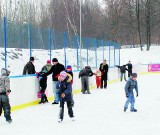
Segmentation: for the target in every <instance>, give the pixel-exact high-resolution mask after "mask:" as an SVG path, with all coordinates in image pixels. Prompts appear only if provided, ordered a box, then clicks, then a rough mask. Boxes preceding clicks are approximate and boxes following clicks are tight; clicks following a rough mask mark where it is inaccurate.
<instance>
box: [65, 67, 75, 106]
mask: <svg viewBox="0 0 160 135" xmlns="http://www.w3.org/2000/svg"><path fill="white" fill-rule="evenodd" d="M66 73H68V74H70V75H71V76H72V80H71V84H72V85H73V72H72V66H70V65H68V66H67V68H66ZM71 94H72V92H71ZM71 104H72V107H73V106H74V100H73V94H72V103H71Z"/></svg>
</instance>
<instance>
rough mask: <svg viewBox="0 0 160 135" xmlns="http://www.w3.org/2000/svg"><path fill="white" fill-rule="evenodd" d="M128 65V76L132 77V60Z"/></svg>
mask: <svg viewBox="0 0 160 135" xmlns="http://www.w3.org/2000/svg"><path fill="white" fill-rule="evenodd" d="M127 66H128V77H130V75H131V74H132V68H133V66H132V64H131V61H129V62H128V64H127Z"/></svg>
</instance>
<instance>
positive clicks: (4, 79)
mask: <svg viewBox="0 0 160 135" xmlns="http://www.w3.org/2000/svg"><path fill="white" fill-rule="evenodd" d="M1 73H2V75H1V76H0V94H6V92H11V90H10V80H9V77H8V76H9V74H10V71H9V70H7V69H5V68H2V70H1Z"/></svg>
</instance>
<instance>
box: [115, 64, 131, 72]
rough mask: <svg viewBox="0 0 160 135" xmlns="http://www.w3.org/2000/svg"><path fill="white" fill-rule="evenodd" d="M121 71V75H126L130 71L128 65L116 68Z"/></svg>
mask: <svg viewBox="0 0 160 135" xmlns="http://www.w3.org/2000/svg"><path fill="white" fill-rule="evenodd" d="M116 67H118V68H119V69H120V71H121V73H125V72H126V70H127V71H128V69H127V68H126V65H123V66H116Z"/></svg>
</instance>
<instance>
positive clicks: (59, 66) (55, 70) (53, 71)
mask: <svg viewBox="0 0 160 135" xmlns="http://www.w3.org/2000/svg"><path fill="white" fill-rule="evenodd" d="M64 70H65V68H64V65H62V64H60V63H57V64H56V65H53V66H52V67H51V69H50V70H49V71H48V72H47V73H45V74H44V75H43V76H48V75H50V74H52V80H53V81H58V76H59V74H60V72H61V71H64Z"/></svg>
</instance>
